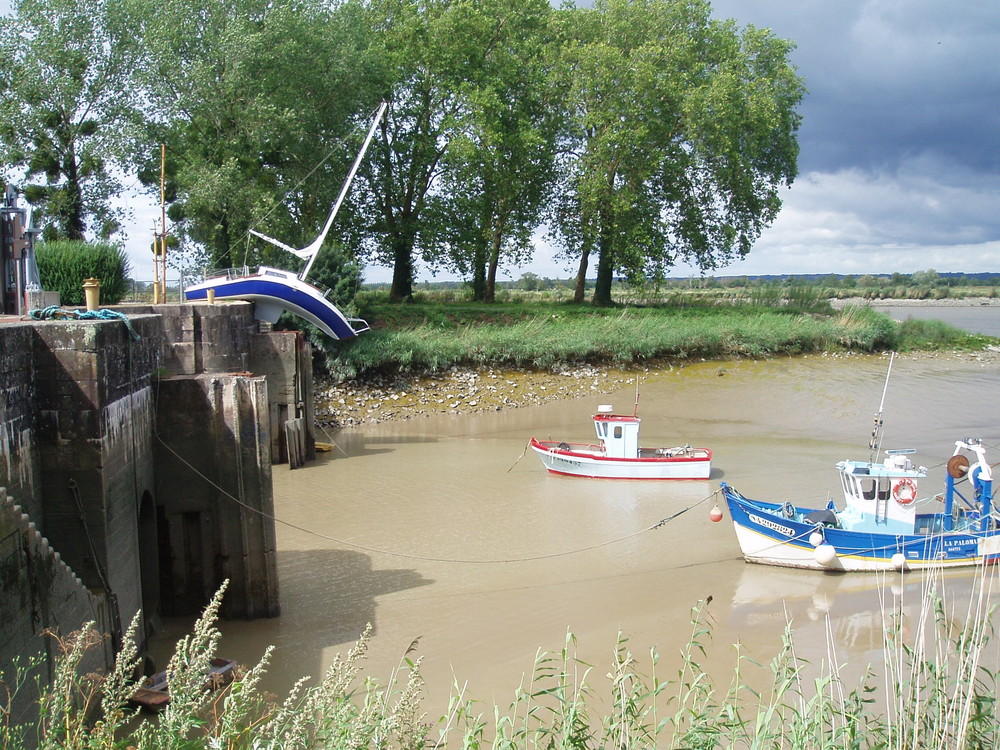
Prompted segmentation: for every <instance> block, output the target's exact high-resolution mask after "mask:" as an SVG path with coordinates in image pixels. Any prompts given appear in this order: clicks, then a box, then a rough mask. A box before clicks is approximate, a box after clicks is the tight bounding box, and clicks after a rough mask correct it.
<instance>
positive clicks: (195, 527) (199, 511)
mask: <svg viewBox="0 0 1000 750" xmlns="http://www.w3.org/2000/svg"><path fill="white" fill-rule="evenodd" d="M120 309H121V311H123V312H125V313H126V314H127V315H128V322H129V324H130V326H131V328H132V330H133V331H134V333H135V335H133V333H132V331H130V328H129V326H128V325H126V324H125V323H123V322H122V321H120V320H81V321H77V320H69V321H66V320H49V321H30V322H29V321H18V320H16V319H15V320H10V319H8V320H6V321H4V322H2V323H0V420H2V421H0V425H2V428H3V429H2V430H0V487H6V490H0V576H2V580H3V581H4V586H3V590H2V591H0V667H3V669H4V670H5V671H6V670H7V669H8V668H9V667H10V665H11V664H12V660H13V659H15V658H16V657H19V656H24V655H31V654H38V655H40V656H41V657H42V660H43V662H42V666H41V667H39V669H40V670H41V672H40V673H42V674H43V676H44V675H45V674H47V672H46V670H49V669H51V657H52V652H51V650H50V647H49V645H46V642H45V639H43V638H41V637H40V633H41V631H42V630H44V629H45V628H51V629H53V630H54V631H55V632H56V634H66V633H68V632H70V631H72V630H76V629H79V628H80V627H81V626H82V625H83V624H84V623H85V622H87V621H90V620H95V621H96V622H97V624H98V626H99V627H100V628H101V630H102V632H106V633H109V634H110V635H111V638H110V639H109V641H108V643H109V644H110V645H109V646H108V647H107V648H106V649H103V653H101V654H99V656H98V660H99V661H103V662H104V664H105V666H106V665H107V664H108V663H110V659H111V656H112V652H113V650H114V647H115V646H116V645H117V643H118V638H119V637H120V633H121V631H122V630H123V629H125V628H126V627H127V625H128V623H129V622H130V621H131V620H132V619H133V617H135V616H137V615H138V616H139V617H140V622H143V619H142V618H145V625H146V626H147V627H148V625H149V622H150V621H151V616H152V615H153V614H155V613H157V612H162V613H165V614H179V613H194V612H197V611H200V609H201V608H202V607H203V606H204V605H205V604H206V603H207V601H208V599H209V598H210V597H211V595H212V594H213V593H214V592H215V591H216V589H217V588H218V586H219V585H220V584H221V583H222V581H223V580H225V579H228V580H229V581H230V585H229V589H228V591H227V594H226V597H225V600H224V602H223V608H222V614H223V616H224V617H241V618H254V617H270V616H274V615H277V614H278V613H279V611H280V604H279V599H278V578H277V566H276V560H275V530H274V517H273V496H272V490H271V461H272V455H273V456H274V457H276V458H278V459H280V458H281V457H282V454H283V453H285V452H286V450H285V446H284V443H283V441H282V438H281V436H282V435H283V434H284V422H285V421H288V420H292V419H301V420H307V421H308V424H309V425H311V424H312V378H311V351H310V348H309V346H308V344H307V343H306V342H305V341H304V340H303V338H302V336H301V334H297V333H294V332H280V333H265V334H262V333H259V332H258V331H257V325H256V323H255V321H254V320H253V316H252V306H251V305H249V304H245V303H235V304H226V305H208V304H198V305H157V306H144V307H133V308H120ZM275 433H278V437H276V436H275ZM308 447H309V449H310V450H312V448H313V443H312V438H311V433H310V436H309V440H308ZM8 494H9V496H10V497H11V498H13V500H5V499H4V498H7V497H8ZM15 502H16V503H17V505H16V506H15V505H14V503H15ZM43 535H44V536H43ZM147 632H148V631H147V630H145V629H143V630H142V632H141V633H140V637H144V635H145V634H146V633H147Z"/></svg>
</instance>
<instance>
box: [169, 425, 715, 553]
mask: <svg viewBox="0 0 1000 750" xmlns="http://www.w3.org/2000/svg"><path fill="white" fill-rule="evenodd" d="M156 439H157V440H159V441H160V444H161V445H162V446H163V447H164V448H166V449H167V450H168V451H170V452H171V453H172V454H174V456H175V457H176V458H177V460H178V461H180V462H181V463H183V464H184V465H185V466H187V467H188V468H189V469H190V470H191V471H193V472H194V473H195V474H197V475H198V476H199V477H201V479H203V480H204V481H206V482H207V483H208V484H210V485H211V486H212V487H214V488H215V489H216V490H218V491H219V492H220V493H222V494H223V495H224V496H225V497H228V498H229V499H230V500H232V501H233V502H235V503H236V504H237V505H239V506H240V507H242V508H245V509H246V510H249V511H251V512H253V513H256V514H257V515H259V516H261V517H263V518H267V519H268V520H270V521H274V522H275V523H280V524H281V525H282V526H287V527H288V528H290V529H295V530H296V531H301V532H302V533H304V534H309V535H311V536H314V537H317V538H319V539H325V540H326V541H328V542H335V543H336V544H343V545H346V546H348V547H353V548H354V549H360V550H364V551H365V552H373V553H377V554H381V555H390V556H392V557H401V558H404V559H407V560H420V561H423V562H442V563H460V564H466V565H496V564H500V563H516V562H534V561H537V560H551V559H553V558H557V557H567V556H569V555H577V554H580V553H582V552H589V551H591V550H595V549H600V548H601V547H608V546H610V545H612V544H618V543H619V542H624V541H626V540H627V539H631V538H633V537H636V536H639V535H640V534H643V533H645V532H647V531H652V530H653V529H658V528H660V527H662V526H665V525H666V524H668V523H670V522H671V521H673V520H674V519H675V518H678V517H679V516H682V515H684V514H685V513H687V512H688V511H689V510H691V509H693V508H696V507H698V506H699V505H701V504H702V503H705V502H708V501H709V500H711V499H712V498H713V497H716V496H717V495H718V494H719V493H720V491H721V490H716V491H715V492H713V493H712V494H710V495H707V496H706V497H703V498H702V499H701V500H698V501H697V502H694V503H691V504H690V505H688V506H687V507H686V508H682V509H681V510H679V511H677V512H676V513H673V514H671V515H669V516H667V517H666V518H662V519H660V520H659V521H657V522H656V523H654V524H653V525H652V526H647V527H645V528H642V529H639V530H637V531H633V532H632V533H630V534H625V535H624V536H620V537H618V538H616V539H610V540H608V541H604V542H599V543H597V544H592V545H590V546H587V547H580V548H578V549H572V550H566V551H564V552H552V553H549V554H545V555H533V556H531V557H512V558H494V559H486V560H474V559H467V558H453V557H428V556H425V555H412V554H408V553H406V552H396V551H394V550H387V549H380V548H378V547H370V546H368V545H365V544H358V543H357V542H349V541H347V540H346V539H338V538H337V537H333V536H329V535H328V534H323V533H320V532H318V531H313V530H312V529H307V528H305V527H304V526H299V525H298V524H294V523H291V522H290V521H285V520H282V519H281V518H278V516H275V515H273V514H271V513H265V512H264V511H262V510H260V509H259V508H254V507H253V506H251V505H248V504H247V503H245V502H244V501H243V500H241V499H240V498H238V497H236V496H235V495H233V494H231V493H229V492H227V491H226V490H225V489H224V488H222V487H220V486H219V485H218V484H216V483H215V482H213V481H212V479H211V478H209V477H207V476H205V475H204V474H203V473H202V472H200V471H199V470H198V469H197V468H195V467H194V466H193V465H192V464H191V463H190V462H189V461H188V460H187V459H185V458H184V457H183V456H182V455H180V454H179V453H178V452H177V451H175V450H174V449H173V448H171V447H170V445H168V444H167V442H166V441H165V440H164V439H163V438H162V437H160V435H159V433H157V434H156Z"/></svg>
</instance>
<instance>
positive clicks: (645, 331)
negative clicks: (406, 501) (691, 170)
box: [326, 289, 993, 380]
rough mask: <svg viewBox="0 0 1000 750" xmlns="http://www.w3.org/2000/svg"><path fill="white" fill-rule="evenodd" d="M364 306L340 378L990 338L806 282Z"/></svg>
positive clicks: (336, 363)
mask: <svg viewBox="0 0 1000 750" xmlns="http://www.w3.org/2000/svg"><path fill="white" fill-rule="evenodd" d="M438 299H440V298H438ZM445 299H447V298H445ZM359 303H360V304H359V312H360V313H361V314H362V315H363V316H365V317H366V318H367V319H368V320H369V322H370V323H371V324H372V326H373V330H371V331H368V332H366V333H364V334H363V335H361V336H358V337H357V338H356V339H353V340H351V341H348V342H338V343H336V344H334V345H332V346H331V347H330V348H329V350H328V352H327V359H326V366H327V368H328V370H329V372H330V374H331V375H332V376H333V378H334V379H335V380H347V379H362V380H363V379H365V378H366V377H369V376H376V375H386V374H401V375H414V374H421V373H427V372H436V371H440V370H444V369H447V368H449V367H452V366H457V367H474V368H479V367H497V368H536V369H549V368H553V367H557V366H572V365H577V364H591V365H593V364H604V365H609V366H614V367H629V366H636V365H643V364H648V363H650V362H653V361H660V360H669V361H676V362H684V361H690V360H692V359H695V358H704V359H726V358H732V357H768V356H776V355H786V354H803V353H810V352H821V351H854V352H873V351H883V350H889V349H894V350H897V351H909V350H915V349H922V350H940V349H944V348H957V349H978V348H982V347H983V346H984V345H986V344H987V343H989V342H992V341H993V339H991V338H989V337H986V336H978V335H971V334H967V333H965V332H963V331H960V330H958V329H956V328H954V327H953V326H950V325H948V324H946V323H941V322H939V321H921V320H907V321H906V322H904V323H896V322H894V321H893V320H891V319H890V318H889V317H888V316H886V315H884V314H882V313H879V312H877V311H875V310H873V309H871V308H870V307H866V306H856V305H855V306H847V307H845V308H844V309H841V310H835V309H834V308H833V307H831V305H830V303H829V301H828V300H827V299H826V298H825V297H822V296H820V295H817V294H816V293H815V292H814V291H810V290H806V289H803V290H799V291H798V292H794V293H787V292H784V293H781V294H772V293H771V292H770V291H768V290H762V291H760V292H759V293H757V294H750V295H745V296H741V297H730V298H725V299H723V298H720V297H717V296H716V297H707V296H704V295H691V294H686V293H677V294H676V295H675V296H674V297H672V298H671V299H670V303H669V304H664V305H649V304H626V303H621V304H619V305H617V306H613V307H592V306H590V305H578V304H573V303H571V302H561V303H560V302H540V301H534V302H532V301H524V302H507V303H494V304H489V305H485V304H474V303H469V302H462V301H432V298H427V299H424V300H421V299H420V298H418V300H417V301H416V302H414V303H412V304H408V305H393V304H388V302H387V301H386V300H385V299H384V298H382V299H380V298H379V297H378V296H375V295H371V294H369V295H368V296H367V297H362V298H359Z"/></svg>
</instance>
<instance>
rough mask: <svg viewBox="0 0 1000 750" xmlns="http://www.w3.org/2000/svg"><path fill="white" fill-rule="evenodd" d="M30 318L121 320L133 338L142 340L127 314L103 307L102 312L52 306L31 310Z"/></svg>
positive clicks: (29, 312)
mask: <svg viewBox="0 0 1000 750" xmlns="http://www.w3.org/2000/svg"><path fill="white" fill-rule="evenodd" d="M28 317H29V318H31V319H32V320H120V321H121V322H122V323H124V324H125V327H126V328H128V332H129V335H130V336H131V337H132V338H134V339H138V338H140V336H139V334H138V333H137V332H136V330H135V329H134V328H133V327H132V321H130V320H129V319H128V316H127V315H126V314H125V313H122V312H119V311H118V310H109V309H107V308H106V307H102V308H101V309H100V310H71V309H66V308H63V307H59V306H58V305H50V306H49V307H44V308H39V309H35V310H29V311H28Z"/></svg>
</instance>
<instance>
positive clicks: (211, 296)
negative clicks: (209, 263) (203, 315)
mask: <svg viewBox="0 0 1000 750" xmlns="http://www.w3.org/2000/svg"><path fill="white" fill-rule="evenodd" d="M206 294H207V295H208V304H210V305H214V304H215V290H214V289H209V290H208V291H207V292H206Z"/></svg>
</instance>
